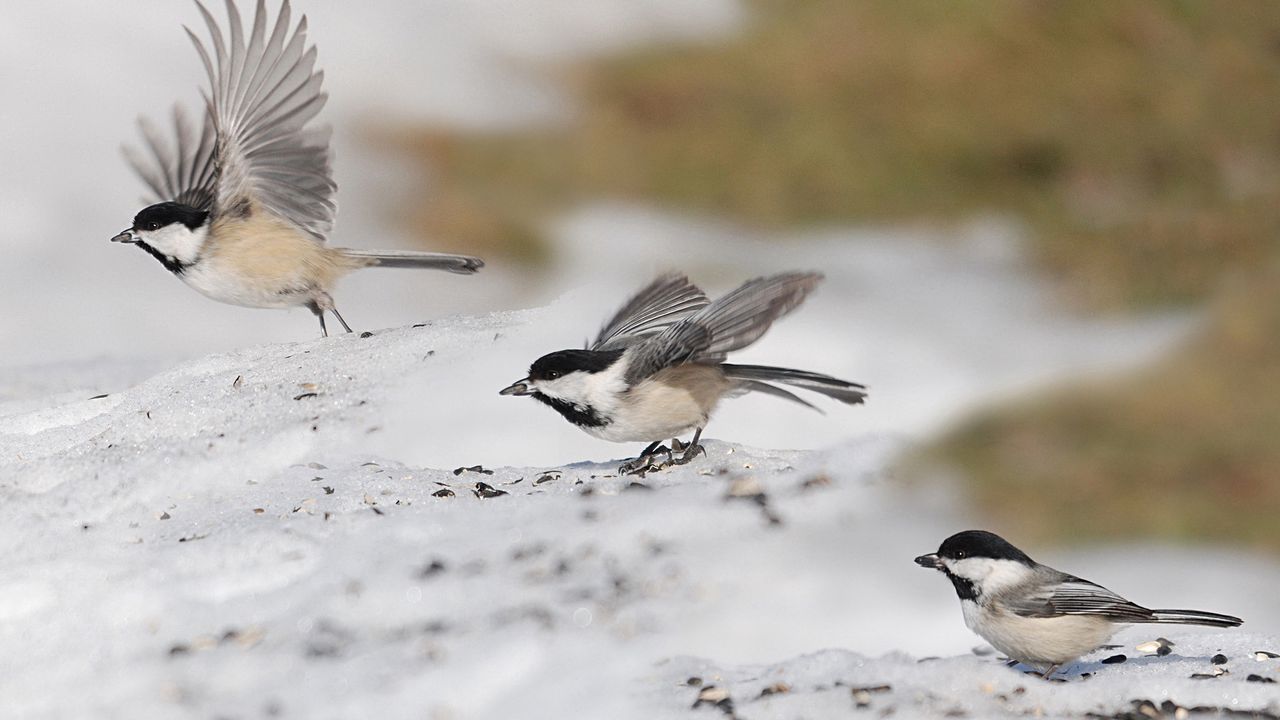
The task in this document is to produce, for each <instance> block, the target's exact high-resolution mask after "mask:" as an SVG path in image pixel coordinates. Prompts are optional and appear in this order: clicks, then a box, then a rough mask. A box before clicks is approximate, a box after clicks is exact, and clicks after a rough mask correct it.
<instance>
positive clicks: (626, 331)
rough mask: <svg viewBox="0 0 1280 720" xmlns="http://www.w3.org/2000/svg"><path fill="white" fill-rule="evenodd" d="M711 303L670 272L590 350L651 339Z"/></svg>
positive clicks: (630, 302) (643, 291)
mask: <svg viewBox="0 0 1280 720" xmlns="http://www.w3.org/2000/svg"><path fill="white" fill-rule="evenodd" d="M710 302H711V301H710V300H708V299H707V296H706V294H705V293H703V292H702V290H700V289H698V287H697V286H696V285H694V284H693V283H691V282H689V278H687V277H685V276H684V275H682V274H679V273H667V274H665V275H662V276H660V277H658V278H657V279H655V280H654V281H653V282H651V283H649V284H648V285H647V286H645V287H644V288H643V289H641V290H640V291H639V292H637V293H636V294H635V296H634V297H632V298H631V299H630V300H628V301H627V303H626V304H625V305H623V306H622V307H621V308H620V309H619V310H618V312H616V313H614V316H613V317H612V318H610V319H609V322H607V323H605V324H604V327H602V328H601V329H600V334H599V335H598V336H596V339H595V342H593V343H591V345H590V346H589V348H588V349H590V350H618V349H620V348H623V347H626V346H628V345H630V344H632V343H634V342H635V341H636V340H637V339H641V338H644V337H648V336H651V335H653V334H655V333H658V332H661V331H663V330H665V329H667V328H668V327H670V326H671V324H672V323H675V322H678V321H680V320H683V319H684V318H686V317H688V316H689V315H690V314H692V313H694V312H697V311H698V310H701V309H702V308H704V307H706V306H707V305H708V304H709V303H710Z"/></svg>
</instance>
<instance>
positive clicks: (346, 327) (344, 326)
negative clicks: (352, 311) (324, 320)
mask: <svg viewBox="0 0 1280 720" xmlns="http://www.w3.org/2000/svg"><path fill="white" fill-rule="evenodd" d="M329 312H331V313H333V316H334V317H336V318H338V322H340V323H342V329H343V330H346V331H347V332H351V326H350V325H348V324H347V321H346V320H343V319H342V316H341V315H339V314H338V308H336V307H330V308H329Z"/></svg>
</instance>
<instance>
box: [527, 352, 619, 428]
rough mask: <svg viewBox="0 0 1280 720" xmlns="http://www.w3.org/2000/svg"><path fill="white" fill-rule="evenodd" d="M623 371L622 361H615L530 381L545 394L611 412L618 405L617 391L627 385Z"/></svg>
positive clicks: (605, 412)
mask: <svg viewBox="0 0 1280 720" xmlns="http://www.w3.org/2000/svg"><path fill="white" fill-rule="evenodd" d="M620 366H622V367H620ZM623 372H625V364H624V363H615V364H614V365H613V366H611V367H609V368H607V369H605V370H602V371H600V372H597V373H589V372H571V373H569V374H568V375H565V376H563V377H558V378H556V379H555V380H539V381H537V382H534V383H533V387H534V388H535V389H536V390H537V391H538V392H540V393H542V394H543V395H546V396H547V397H550V398H555V399H557V400H564V401H566V402H571V403H574V404H575V405H579V406H583V407H591V408H594V409H596V410H597V411H598V412H600V413H602V414H605V415H611V414H612V412H613V410H614V409H615V408H616V407H617V405H618V395H619V393H622V392H623V391H625V390H626V389H627V385H626V382H625V381H624V380H623V378H622V375H623Z"/></svg>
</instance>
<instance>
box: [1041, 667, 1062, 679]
mask: <svg viewBox="0 0 1280 720" xmlns="http://www.w3.org/2000/svg"><path fill="white" fill-rule="evenodd" d="M1060 667H1062V664H1061V663H1058V664H1055V665H1050V666H1049V669H1048V670H1045V671H1044V674H1043V675H1041V676H1040V678H1041V679H1042V680H1048V679H1049V676H1050V675H1052V674H1054V673H1055V672H1057V670H1058V668H1060Z"/></svg>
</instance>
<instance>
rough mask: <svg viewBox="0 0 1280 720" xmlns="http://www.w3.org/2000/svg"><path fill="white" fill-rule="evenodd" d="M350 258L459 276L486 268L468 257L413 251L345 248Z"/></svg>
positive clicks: (371, 263)
mask: <svg viewBox="0 0 1280 720" xmlns="http://www.w3.org/2000/svg"><path fill="white" fill-rule="evenodd" d="M342 252H343V254H345V255H347V256H348V257H354V258H361V259H364V260H370V261H372V262H370V263H369V264H370V265H376V266H378V267H389V268H431V269H433V270H447V271H448V272H451V273H458V274H459V275H472V274H474V273H475V272H476V271H477V270H479V269H480V268H482V267H484V261H483V260H481V259H480V258H478V257H470V256H467V255H449V254H447V253H432V252H415V251H413V250H352V249H350V248H343V249H342Z"/></svg>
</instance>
